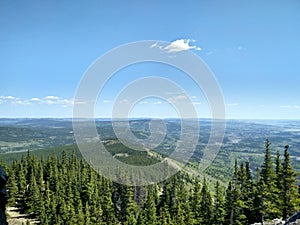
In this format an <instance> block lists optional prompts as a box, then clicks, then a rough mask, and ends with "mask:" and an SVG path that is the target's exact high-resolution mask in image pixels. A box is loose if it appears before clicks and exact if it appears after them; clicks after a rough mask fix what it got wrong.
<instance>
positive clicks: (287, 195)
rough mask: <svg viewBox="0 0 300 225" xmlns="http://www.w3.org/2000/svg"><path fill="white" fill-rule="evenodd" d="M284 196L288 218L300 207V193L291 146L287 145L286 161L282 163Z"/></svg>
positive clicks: (284, 215)
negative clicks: (291, 159) (291, 155)
mask: <svg viewBox="0 0 300 225" xmlns="http://www.w3.org/2000/svg"><path fill="white" fill-rule="evenodd" d="M282 180H283V182H282V186H283V189H282V196H283V206H282V209H283V212H282V214H283V218H284V219H286V218H287V217H288V216H291V215H292V214H293V213H295V212H296V210H297V209H298V208H299V207H300V205H299V193H298V187H297V177H296V172H295V171H294V169H293V167H292V165H291V162H290V154H289V146H288V145H286V146H285V149H284V161H283V164H282Z"/></svg>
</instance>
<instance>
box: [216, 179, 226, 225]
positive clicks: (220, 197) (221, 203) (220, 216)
mask: <svg viewBox="0 0 300 225" xmlns="http://www.w3.org/2000/svg"><path fill="white" fill-rule="evenodd" d="M214 199H215V200H214V216H213V223H214V224H215V225H222V224H225V215H226V213H225V198H224V194H223V189H222V187H221V185H220V183H219V181H217V183H216V186H215V195H214Z"/></svg>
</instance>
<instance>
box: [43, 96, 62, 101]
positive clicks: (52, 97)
mask: <svg viewBox="0 0 300 225" xmlns="http://www.w3.org/2000/svg"><path fill="white" fill-rule="evenodd" d="M44 99H51V100H58V99H59V97H57V96H53V95H49V96H46V97H45V98H44Z"/></svg>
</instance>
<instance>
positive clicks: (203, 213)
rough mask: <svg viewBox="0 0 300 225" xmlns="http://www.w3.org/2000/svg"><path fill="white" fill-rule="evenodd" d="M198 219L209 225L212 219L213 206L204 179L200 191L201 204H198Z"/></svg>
mask: <svg viewBox="0 0 300 225" xmlns="http://www.w3.org/2000/svg"><path fill="white" fill-rule="evenodd" d="M200 217H201V222H202V223H203V224H211V223H212V218H213V205H212V198H211V194H210V192H209V190H208V187H207V183H206V179H205V178H204V179H203V185H202V189H201V204H200Z"/></svg>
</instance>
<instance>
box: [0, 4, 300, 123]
mask: <svg viewBox="0 0 300 225" xmlns="http://www.w3.org/2000/svg"><path fill="white" fill-rule="evenodd" d="M141 40H162V41H169V42H173V43H174V41H176V40H177V41H179V42H180V41H182V42H181V43H187V40H195V41H194V42H190V43H189V46H197V47H198V48H201V50H197V49H196V48H193V49H191V51H193V52H194V53H195V54H197V55H198V56H199V57H200V58H202V59H203V60H204V61H205V62H206V64H207V65H208V66H209V67H210V69H211V70H212V71H213V72H214V74H215V76H216V79H217V80H218V83H219V85H220V87H221V89H222V92H223V96H224V99H225V105H226V115H227V117H228V118H239V119H243V118H248V119H258V118H261V119H300V98H299V96H300V88H299V84H300V63H299V60H300V41H299V40H300V2H299V1H297V0H295V1H289V0H287V1H276V0H275V1H259V0H254V1H184V2H181V1H180V2H179V1H93V0H91V1H0V81H1V86H0V117H71V116H72V106H73V105H72V104H73V99H74V95H75V92H76V88H77V86H78V84H79V82H80V79H81V77H82V76H83V74H84V72H85V71H86V69H87V68H88V67H89V65H90V64H91V63H92V62H93V61H94V60H96V59H97V58H98V57H99V56H101V55H103V54H105V53H106V52H107V51H109V50H111V49H112V48H115V47H117V46H119V45H123V44H126V43H128V42H134V41H141ZM177 43H178V42H177ZM145 69H147V73H145ZM153 73H154V75H161V76H165V77H167V78H168V79H171V80H173V81H174V82H178V83H180V84H181V85H182V87H183V88H184V89H185V90H186V92H187V93H188V94H189V95H190V97H191V99H192V100H193V101H194V103H195V108H196V109H197V112H198V115H199V117H209V116H210V113H209V107H208V104H207V102H205V101H206V100H205V98H204V95H203V93H201V91H200V90H197V88H196V87H195V86H193V84H192V82H191V81H190V80H189V79H184V78H182V75H180V74H176V72H174V71H172V70H169V69H167V68H162V67H160V66H157V65H153V66H150V67H149V65H145V66H142V67H141V66H137V67H136V68H135V69H134V68H128V69H125V70H124V71H121V72H120V73H117V74H116V75H115V76H114V77H113V78H112V79H111V80H110V81H109V83H108V84H107V86H106V88H105V90H103V93H102V95H101V96H99V100H98V105H97V107H96V109H95V112H96V113H95V114H96V116H97V117H109V116H110V115H111V109H112V105H113V102H114V98H115V97H116V95H117V93H118V92H119V91H120V90H121V89H122V87H124V85H126V84H127V83H129V82H131V81H133V80H134V78H139V76H145V75H153ZM131 116H132V117H147V116H155V117H174V116H176V111H174V109H172V107H171V106H170V105H168V104H167V102H165V101H164V100H161V99H155V98H149V99H144V101H142V102H140V103H139V104H137V105H136V107H135V108H133V111H132V114H131Z"/></svg>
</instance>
